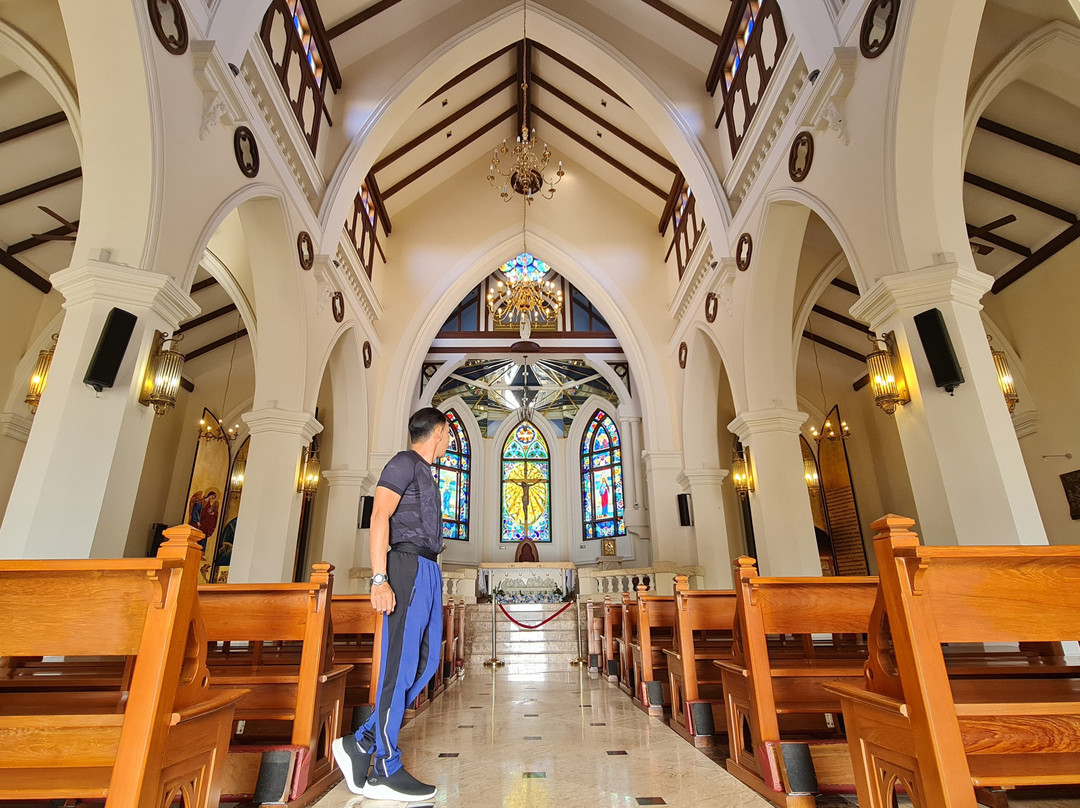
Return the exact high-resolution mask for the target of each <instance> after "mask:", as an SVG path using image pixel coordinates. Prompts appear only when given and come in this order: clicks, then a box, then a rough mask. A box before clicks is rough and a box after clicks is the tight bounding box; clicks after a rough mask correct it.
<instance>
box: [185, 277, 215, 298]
mask: <svg viewBox="0 0 1080 808" xmlns="http://www.w3.org/2000/svg"><path fill="white" fill-rule="evenodd" d="M217 282H218V281H217V278H204V279H203V280H201V281H198V282H197V283H193V284H191V291H190V292H189V293H188V294H192V295H193V294H195V293H196V292H201V291H202V290H203V289H208V288H209V287H211V286H213V285H214V284H216V283H217Z"/></svg>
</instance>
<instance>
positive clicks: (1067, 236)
mask: <svg viewBox="0 0 1080 808" xmlns="http://www.w3.org/2000/svg"><path fill="white" fill-rule="evenodd" d="M1078 238H1080V223H1075V224H1072V225H1070V226H1069V227H1066V228H1065V229H1064V230H1062V231H1061V232H1060V233H1058V234H1057V235H1056V236H1054V237H1053V238H1052V239H1050V240H1049V241H1048V242H1046V243H1045V244H1044V245H1043V246H1041V247H1039V249H1037V250H1035V252H1033V253H1032V254H1031V255H1029V256H1028V257H1027V258H1024V259H1023V260H1022V261H1020V263H1018V264H1017V265H1016V266H1014V267H1013V268H1012V269H1010V270H1009V271H1008V272H1006V273H1005V274H1004V275H1002V276H1001V277H1000V278H998V279H997V280H996V281H994V285H993V286H992V287H991V289H990V291H992V292H993V293H994V294H995V295H996V294H997V293H998V292H1001V291H1002V290H1003V289H1007V288H1009V287H1010V286H1012V285H1013V284H1014V283H1016V282H1017V281H1018V280H1020V278H1022V277H1024V276H1025V275H1027V274H1028V273H1029V272H1031V270H1033V269H1035V267H1037V266H1038V265H1039V264H1041V263H1043V262H1044V261H1046V260H1048V259H1050V258H1052V257H1053V256H1055V255H1056V254H1057V253H1059V252H1060V251H1061V250H1063V249H1065V248H1066V247H1068V246H1069V245H1070V244H1072V243H1073V242H1074V241H1076V240H1077V239H1078Z"/></svg>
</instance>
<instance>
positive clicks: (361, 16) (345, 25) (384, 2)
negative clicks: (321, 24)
mask: <svg viewBox="0 0 1080 808" xmlns="http://www.w3.org/2000/svg"><path fill="white" fill-rule="evenodd" d="M400 2H401V0H379V2H378V3H372V4H371V5H370V6H368V7H367V8H365V9H364V10H363V11H359V12H357V13H356V14H353V15H352V16H351V17H346V18H345V19H344V20H342V21H341V22H339V23H338V24H337V25H335V26H334V27H333V28H331V29H329V30H328V31H327V32H326V35H327V36H328V37H329V38H330V39H336V38H337V37H339V36H341V35H342V34H344V33H345V32H346V31H351V30H352V29H353V28H355V27H356V26H358V25H361V24H362V23H365V22H367V21H368V20H370V19H371V18H372V17H374V16H375V15H376V14H379V13H381V12H383V11H386V9H388V8H392V7H393V6H396V5H397V4H398V3H400Z"/></svg>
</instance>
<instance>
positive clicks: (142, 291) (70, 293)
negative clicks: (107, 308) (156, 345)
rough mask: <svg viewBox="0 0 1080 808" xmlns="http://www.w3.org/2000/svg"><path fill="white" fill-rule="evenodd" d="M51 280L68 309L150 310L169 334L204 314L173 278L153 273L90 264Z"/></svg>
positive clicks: (62, 273)
mask: <svg viewBox="0 0 1080 808" xmlns="http://www.w3.org/2000/svg"><path fill="white" fill-rule="evenodd" d="M50 280H51V281H52V284H53V286H54V287H55V288H56V289H57V291H59V292H60V294H62V295H63V296H64V308H65V309H70V308H72V307H73V306H79V305H83V304H85V303H91V302H95V301H102V302H105V303H113V304H115V305H117V306H120V307H121V308H124V307H127V308H136V309H150V310H151V311H153V312H154V313H156V314H158V315H159V316H160V317H161V318H162V319H163V320H165V322H166V324H167V325H168V326H169V328H170V330H171V329H175V328H176V327H177V326H178V325H179V324H180V323H181V322H183V321H184V320H189V319H191V318H192V317H194V316H195V315H196V314H198V313H199V311H201V309H200V308H199V306H198V304H197V303H196V302H195V301H194V300H192V299H191V295H189V294H188V293H187V292H185V291H184V290H183V289H182V288H181V287H180V284H178V283H177V282H176V280H175V279H174V278H173V277H172V276H171V275H162V274H161V273H159V272H151V271H150V270H145V269H134V268H132V267H126V266H121V265H119V264H110V263H106V262H104V261H94V260H90V261H87V262H86V264H84V265H82V266H71V267H68V268H67V269H64V270H61V271H60V272H56V273H54V274H53V276H52V278H50Z"/></svg>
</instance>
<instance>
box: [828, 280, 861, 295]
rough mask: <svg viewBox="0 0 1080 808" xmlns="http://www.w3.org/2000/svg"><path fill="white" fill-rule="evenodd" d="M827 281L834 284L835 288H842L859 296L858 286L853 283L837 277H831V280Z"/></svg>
mask: <svg viewBox="0 0 1080 808" xmlns="http://www.w3.org/2000/svg"><path fill="white" fill-rule="evenodd" d="M829 283H830V284H831V285H833V286H835V287H836V288H837V289H843V290H844V291H845V292H851V294H853V295H855V296H856V297H858V296H859V287H858V286H856V285H855V284H853V283H848V282H847V281H842V280H840V279H839V278H833V279H832V280H831V281H829Z"/></svg>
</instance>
